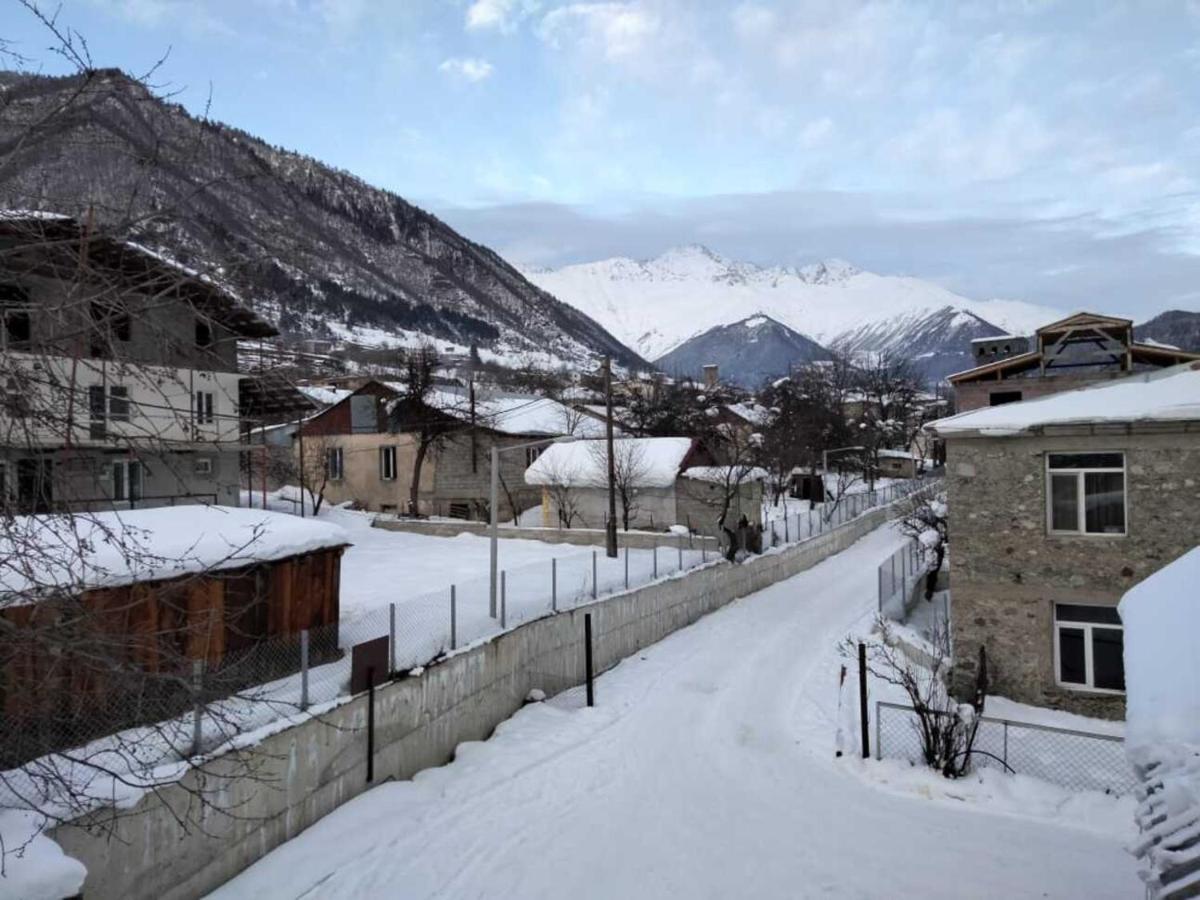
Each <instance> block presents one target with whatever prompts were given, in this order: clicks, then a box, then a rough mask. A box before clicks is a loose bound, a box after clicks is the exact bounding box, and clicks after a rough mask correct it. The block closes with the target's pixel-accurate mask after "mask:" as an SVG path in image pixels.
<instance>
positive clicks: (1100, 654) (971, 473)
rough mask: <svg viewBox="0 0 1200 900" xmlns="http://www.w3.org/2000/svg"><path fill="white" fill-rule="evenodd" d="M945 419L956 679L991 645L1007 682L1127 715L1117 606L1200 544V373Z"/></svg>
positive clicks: (941, 426)
mask: <svg viewBox="0 0 1200 900" xmlns="http://www.w3.org/2000/svg"><path fill="white" fill-rule="evenodd" d="M1192 391H1194V395H1192V393H1191V392H1192ZM1188 396H1192V399H1191V401H1190V403H1189V402H1188V401H1187V397H1188ZM930 427H931V428H933V429H934V430H936V431H937V432H938V433H939V434H940V435H941V436H942V437H943V438H945V439H946V441H947V467H946V487H947V491H948V495H949V496H948V500H949V503H948V506H949V516H950V521H949V532H950V542H949V549H950V554H949V555H950V573H951V575H950V587H951V609H952V623H951V625H952V630H953V637H954V648H955V658H956V662H955V678H954V680H955V686H956V689H957V690H958V691H960V692H962V693H969V691H970V690H971V686H972V685H973V682H974V677H975V665H976V660H977V659H978V650H979V647H980V646H983V647H986V649H987V657H988V671H989V676H990V679H991V688H990V690H991V691H992V693H996V694H1002V695H1005V696H1008V697H1011V698H1013V699H1016V700H1020V701H1023V702H1028V703H1034V704H1037V705H1042V706H1050V707H1057V708H1063V709H1068V710H1072V711H1076V712H1080V713H1085V714H1088V715H1098V716H1106V717H1119V716H1121V715H1123V711H1124V668H1123V660H1122V642H1123V637H1122V631H1121V623H1120V618H1119V616H1118V615H1117V609H1116V606H1117V603H1118V601H1119V600H1120V599H1121V596H1122V595H1123V594H1124V593H1125V592H1126V591H1127V590H1128V589H1129V588H1131V587H1132V586H1133V585H1135V584H1137V583H1138V582H1140V581H1141V580H1142V579H1144V578H1146V577H1148V576H1149V575H1151V574H1152V573H1153V572H1155V571H1157V570H1158V569H1159V568H1161V567H1162V566H1164V565H1166V564H1168V563H1170V562H1171V561H1172V560H1174V559H1176V558H1177V557H1179V556H1181V555H1183V553H1185V552H1186V551H1187V550H1189V549H1191V548H1192V547H1194V546H1195V545H1196V544H1197V543H1200V369H1193V368H1189V367H1188V366H1186V365H1185V366H1181V367H1176V369H1172V370H1168V371H1166V372H1163V373H1159V374H1158V375H1157V376H1151V377H1149V378H1142V377H1136V376H1134V377H1130V378H1127V379H1125V380H1124V381H1119V382H1113V383H1111V384H1101V385H1096V386H1093V387H1092V388H1089V389H1086V390H1081V391H1075V392H1071V393H1066V394H1059V395H1055V396H1054V397H1050V398H1046V399H1043V400H1039V401H1030V402H1026V403H1020V404H1014V405H1013V406H1012V407H1008V406H1005V407H1004V408H1003V410H1001V409H986V410H978V411H976V412H973V413H965V414H960V415H958V416H954V417H951V418H949V419H944V420H941V421H939V422H935V423H933V424H932V425H931V426H930Z"/></svg>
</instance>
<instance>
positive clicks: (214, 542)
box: [0, 505, 350, 600]
mask: <svg viewBox="0 0 1200 900" xmlns="http://www.w3.org/2000/svg"><path fill="white" fill-rule="evenodd" d="M349 543H350V539H349V536H348V535H347V533H346V532H345V530H344V529H342V528H341V527H340V526H338V525H334V524H332V523H330V522H326V521H322V520H320V519H311V518H309V519H301V518H298V517H296V516H291V515H287V514H285V513H275V512H266V511H264V510H261V509H239V508H234V507H228V506H201V505H196V506H170V507H161V508H158V509H137V510H128V511H124V512H100V513H88V514H86V515H76V516H62V515H45V516H18V517H16V518H15V519H14V520H13V522H12V523H11V524H10V526H9V527H8V528H7V529H6V530H5V533H4V535H3V536H0V560H8V562H7V563H5V564H2V565H0V597H2V596H4V595H6V594H7V595H10V596H11V595H13V594H25V595H28V596H27V597H25V598H22V599H28V600H34V599H36V595H37V594H40V593H44V592H46V591H49V590H51V589H57V590H59V591H71V592H77V591H81V590H87V589H90V588H98V587H116V586H118V585H123V584H131V583H133V582H136V581H153V580H162V579H167V578H178V577H180V576H182V575H194V574H197V573H200V572H208V571H220V570H223V569H237V568H241V567H242V566H247V565H251V564H252V563H256V562H267V561H272V560H277V559H285V558H286V557H289V556H297V555H299V554H302V553H311V552H313V551H315V550H321V549H324V548H327V547H343V546H345V545H347V544H349ZM18 547H19V552H17V551H16V549H15V548H18Z"/></svg>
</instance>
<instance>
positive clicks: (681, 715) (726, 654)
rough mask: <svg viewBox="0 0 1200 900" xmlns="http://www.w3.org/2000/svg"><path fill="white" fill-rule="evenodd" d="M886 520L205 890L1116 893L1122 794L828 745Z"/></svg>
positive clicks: (1127, 874)
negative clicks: (845, 645) (840, 650)
mask: <svg viewBox="0 0 1200 900" xmlns="http://www.w3.org/2000/svg"><path fill="white" fill-rule="evenodd" d="M900 543H901V538H900V536H899V535H898V534H897V533H896V532H895V531H894V530H892V529H891V528H890V527H887V526H885V527H883V528H881V529H879V530H877V531H875V532H874V533H872V534H871V535H869V536H868V537H866V538H864V539H863V540H862V541H860V542H859V543H857V544H856V545H855V546H854V547H852V548H851V549H849V550H848V551H846V552H844V553H842V554H839V555H838V556H836V557H834V558H832V559H830V560H828V561H826V562H825V563H822V564H821V565H819V566H817V567H815V568H813V569H811V570H809V571H808V572H805V573H802V574H801V575H798V576H797V577H795V578H793V579H790V580H788V581H786V582H783V583H781V584H778V585H775V586H774V587H771V588H769V589H767V590H765V591H762V592H760V593H758V594H755V595H753V596H750V597H747V598H745V599H743V600H740V601H737V602H735V603H733V604H731V605H729V606H728V607H726V608H724V609H722V610H720V611H719V612H717V613H714V614H713V615H711V616H708V617H706V618H705V619H703V620H702V621H701V622H699V623H697V624H696V625H694V626H692V627H690V628H687V629H684V630H682V631H680V632H677V633H676V634H674V635H672V636H670V637H669V638H667V639H666V640H664V641H662V642H660V643H658V644H656V645H654V646H652V647H649V648H647V649H646V650H645V651H643V652H642V653H640V654H638V655H637V656H636V657H633V658H631V659H628V660H626V661H624V662H622V663H621V664H620V665H619V666H617V667H616V668H615V669H613V670H612V671H611V672H609V673H607V674H605V675H603V676H602V677H601V678H600V679H599V681H598V684H597V703H598V705H597V706H596V707H595V708H593V709H587V708H579V705H578V702H577V700H576V699H575V698H572V697H570V696H561V697H559V698H556V699H555V700H553V701H551V702H548V703H540V704H534V705H530V706H528V707H526V708H525V709H523V710H522V711H521V712H519V713H518V714H517V715H516V716H514V717H513V718H512V719H510V720H509V721H507V722H505V723H503V724H502V725H501V726H500V727H499V728H498V729H497V731H496V734H495V735H494V736H493V737H492V738H491V739H490V740H488V741H487V742H483V743H469V744H464V745H461V746H460V747H459V749H458V753H457V758H456V760H455V761H454V762H453V763H451V764H449V765H447V766H443V767H441V768H438V769H432V770H428V771H425V772H422V773H421V774H419V775H418V776H417V777H416V778H415V779H414V780H412V781H409V782H397V783H390V784H385V785H382V786H380V787H378V788H375V789H374V790H372V791H370V792H368V793H367V794H365V795H363V796H361V797H359V798H358V799H356V800H354V801H352V802H350V803H348V804H346V805H345V806H343V807H341V808H340V809H338V810H337V811H335V812H334V813H332V814H331V815H329V816H328V817H326V818H325V819H323V820H322V821H320V822H319V823H317V824H316V825H315V826H313V827H312V828H310V829H309V830H308V831H306V832H304V833H303V834H302V835H300V836H299V837H298V838H296V839H295V840H293V841H291V842H289V843H288V844H286V845H284V846H283V847H281V848H279V849H277V850H276V851H274V852H273V853H271V854H270V855H268V856H267V857H265V858H264V859H263V860H261V861H260V862H258V863H257V864H256V865H254V866H252V867H251V868H250V869H248V870H247V871H246V872H244V873H243V874H242V875H240V876H239V877H238V878H236V879H234V880H233V881H232V882H230V883H229V884H227V885H225V886H224V887H223V888H222V889H220V890H219V891H217V892H216V893H215V894H214V895H213V896H214V897H217V898H222V900H235V898H257V897H266V896H270V897H301V896H304V897H317V896H320V897H325V898H338V897H346V898H350V897H354V898H362V897H384V896H404V897H432V896H437V897H443V898H448V897H522V898H535V897H563V896H570V897H572V898H587V897H605V898H607V897H748V896H755V897H808V896H833V897H921V898H938V897H946V898H961V897H1005V898H1011V897H1080V898H1106V897H1114V898H1115V897H1136V896H1140V892H1141V887H1140V883H1139V882H1138V880H1137V878H1136V876H1135V874H1134V868H1133V861H1132V859H1131V858H1130V857H1128V856H1127V855H1126V853H1125V852H1124V850H1123V849H1122V843H1123V841H1124V840H1126V839H1128V838H1129V837H1131V836H1132V822H1131V818H1130V813H1131V808H1132V807H1131V804H1130V802H1129V801H1123V800H1115V799H1112V798H1109V797H1105V796H1103V795H1100V794H1076V795H1072V794H1068V793H1067V792H1065V791H1059V790H1057V789H1055V788H1052V787H1050V786H1048V785H1044V784H1040V783H1038V782H1034V781H1032V780H1031V779H1026V778H1013V777H1007V776H1001V775H997V774H996V773H992V772H984V773H983V774H982V775H981V776H979V777H975V778H968V779H962V780H960V781H956V782H950V781H945V780H943V779H940V778H938V777H936V776H933V775H931V774H929V773H927V772H925V771H923V770H916V769H912V768H909V767H907V766H903V765H901V764H899V763H892V762H887V761H884V762H882V763H880V762H874V761H868V762H862V761H860V760H857V759H854V758H851V757H844V758H842V759H840V760H838V759H835V758H834V733H835V731H836V728H837V723H838V722H839V721H840V720H843V721H844V719H845V717H846V710H843V711H842V713H841V718H839V711H838V692H837V687H836V685H837V676H838V671H839V668H840V666H841V664H842V660H841V658H840V657H839V656H838V655H837V651H836V645H837V643H838V641H839V640H840V639H841V638H842V637H844V636H845V635H846V634H848V633H854V632H856V631H862V630H864V629H866V628H867V627H868V625H869V622H870V618H871V616H872V614H873V612H874V610H875V605H876V594H875V590H876V585H875V577H876V576H875V566H876V565H877V563H878V561H879V560H880V559H882V558H884V557H886V556H887V555H888V554H889V553H890V552H891V551H892V550H894V549H895V548H896V547H897V546H899V545H900Z"/></svg>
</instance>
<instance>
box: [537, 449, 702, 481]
mask: <svg viewBox="0 0 1200 900" xmlns="http://www.w3.org/2000/svg"><path fill="white" fill-rule="evenodd" d="M695 446H696V441H695V440H694V439H692V438H686V437H653V438H618V439H617V440H615V441H613V457H614V459H616V460H618V461H619V462H618V464H619V465H624V466H625V467H626V469H625V471H626V472H628V473H629V476H628V480H629V482H630V486H632V487H642V488H663V487H670V486H671V485H673V484H674V483H675V479H677V478H678V477H679V474H680V472H681V470H682V469H684V468H685V467H686V465H687V463H688V462H689V457H691V456H692V451H693V449H694V448H695ZM525 483H526V484H533V485H558V484H561V485H566V486H568V487H580V488H598V487H604V486H605V485H607V484H608V456H607V453H606V450H605V444H604V441H599V440H596V441H575V442H573V443H569V444H551V445H550V446H549V447H547V448H546V449H545V450H544V451H542V454H541V456H539V457H538V458H537V459H536V460H534V461H533V465H531V466H530V467H529V468H528V469H526V470H525Z"/></svg>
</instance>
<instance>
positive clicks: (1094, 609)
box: [1054, 603, 1125, 692]
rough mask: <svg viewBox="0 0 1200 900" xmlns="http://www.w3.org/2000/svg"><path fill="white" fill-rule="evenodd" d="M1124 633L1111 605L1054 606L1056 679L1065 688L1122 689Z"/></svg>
mask: <svg viewBox="0 0 1200 900" xmlns="http://www.w3.org/2000/svg"><path fill="white" fill-rule="evenodd" d="M1124 649H1125V631H1124V629H1123V628H1122V627H1121V618H1120V616H1118V615H1117V609H1116V607H1115V606H1080V605H1077V604H1072V603H1056V604H1055V605H1054V656H1055V669H1056V680H1057V681H1058V683H1059V684H1061V685H1063V686H1065V687H1072V688H1079V689H1084V690H1093V691H1113V692H1120V691H1124V690H1125V664H1124V659H1123V655H1124Z"/></svg>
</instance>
